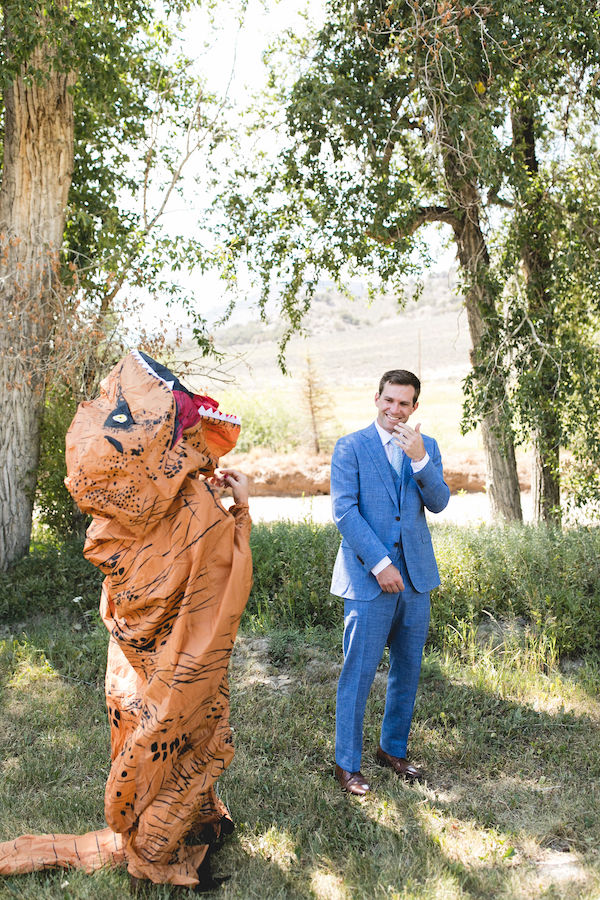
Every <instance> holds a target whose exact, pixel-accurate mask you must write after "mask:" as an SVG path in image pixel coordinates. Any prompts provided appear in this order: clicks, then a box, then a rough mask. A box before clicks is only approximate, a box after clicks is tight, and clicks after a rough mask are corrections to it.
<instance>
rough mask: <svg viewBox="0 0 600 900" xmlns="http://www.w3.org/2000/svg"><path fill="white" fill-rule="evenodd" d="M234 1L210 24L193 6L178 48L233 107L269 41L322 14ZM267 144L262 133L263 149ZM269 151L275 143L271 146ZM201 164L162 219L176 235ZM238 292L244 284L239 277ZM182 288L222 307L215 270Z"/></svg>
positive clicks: (434, 240)
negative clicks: (243, 6) (240, 9)
mask: <svg viewBox="0 0 600 900" xmlns="http://www.w3.org/2000/svg"><path fill="white" fill-rule="evenodd" d="M237 7H238V3H237V2H236V0H219V2H218V3H217V7H216V12H215V17H216V21H215V22H214V23H213V24H212V25H211V23H210V21H209V18H208V15H207V13H206V11H204V10H202V9H201V8H195V9H193V10H192V11H191V12H190V13H188V14H187V15H186V19H185V20H184V30H183V49H184V50H185V52H186V53H187V54H189V55H190V56H191V57H192V58H194V59H195V60H196V68H197V71H198V73H199V74H200V75H201V76H202V77H203V78H204V79H205V80H206V83H207V86H208V88H209V90H212V91H214V92H215V93H216V94H217V95H223V94H224V93H226V94H227V97H228V99H229V101H230V102H231V103H232V104H233V105H234V106H239V107H243V106H246V105H247V104H248V102H249V101H250V100H251V99H252V96H253V95H255V94H258V93H260V91H261V90H262V89H263V88H264V87H265V84H266V78H267V68H266V66H265V64H264V62H263V54H264V53H265V51H266V50H267V48H268V47H269V45H270V44H271V42H272V41H273V40H275V39H276V38H277V36H278V35H280V34H281V33H282V32H283V31H284V30H285V29H288V28H289V29H293V31H294V32H295V33H303V32H304V31H305V30H306V22H307V21H309V22H310V23H311V24H319V23H320V21H322V19H323V16H324V11H323V10H324V0H278V2H276V0H248V3H247V6H246V10H245V13H244V15H243V17H241V19H240V16H239V12H238V10H237ZM270 140H272V138H270V137H269V136H268V135H265V137H264V141H265V143H266V144H267V145H268V143H269V141H270ZM273 147H274V149H275V144H273ZM201 165H202V156H201V154H198V156H197V157H196V160H191V161H190V163H188V166H187V175H186V172H185V171H184V198H185V200H182V199H181V198H180V197H179V196H177V197H176V198H174V199H173V201H172V202H171V204H170V208H169V210H168V212H167V214H166V216H165V226H166V227H167V229H168V228H169V226H170V223H171V222H172V223H173V227H174V229H175V230H176V232H177V233H182V232H185V231H188V232H189V233H192V232H194V231H195V230H196V229H197V223H198V214H199V212H200V210H201V209H202V208H203V207H204V205H205V204H206V202H207V197H206V195H205V194H204V195H203V194H202V193H201V192H200V191H199V190H198V189H197V188H196V185H195V183H194V182H193V180H192V176H193V174H194V171H195V167H196V166H201ZM430 241H431V244H432V247H433V248H434V257H435V259H436V263H435V265H434V266H433V268H434V269H437V270H440V271H443V270H447V269H449V268H451V267H452V265H453V260H454V251H453V250H447V249H445V248H444V247H443V241H442V238H441V236H440V234H439V232H438V231H436V230H435V229H434V228H431V229H430ZM241 283H242V290H244V283H243V277H242V282H241ZM186 285H187V286H189V289H190V290H191V291H192V292H193V295H194V296H195V297H196V298H197V302H198V306H199V307H200V309H201V312H202V314H203V315H205V316H206V317H207V318H208V319H209V320H213V319H214V318H216V317H217V316H218V312H219V311H220V310H222V309H223V307H224V305H225V304H226V302H227V301H226V299H225V287H224V283H223V281H222V279H221V278H220V276H219V273H218V272H216V271H215V272H210V273H208V274H205V275H192V276H190V277H189V279H188V278H187V277H186ZM256 294H257V292H256V290H252V288H251V286H250V285H249V284H248V288H247V302H245V303H244V302H242V306H241V308H240V309H239V310H238V312H237V314H236V318H237V319H240V318H246V319H247V318H249V317H252V315H253V311H252V305H253V302H254V301H255V298H256ZM145 315H146V316H147V318H146V321H145V325H146V326H148V325H150V326H152V323H153V321H156V322H158V320H159V319H160V318H161V317H163V316H164V310H159V309H155V308H154V307H153V305H152V304H151V303H148V304H147V305H146V306H145ZM169 319H170V321H172V322H173V324H174V325H175V324H177V325H181V324H184V323H185V321H186V318H185V313H184V312H183V311H181V310H178V309H176V308H171V309H170V311H169Z"/></svg>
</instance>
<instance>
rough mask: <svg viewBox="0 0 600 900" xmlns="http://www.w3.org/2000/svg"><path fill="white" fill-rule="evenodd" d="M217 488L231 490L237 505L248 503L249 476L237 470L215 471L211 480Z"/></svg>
mask: <svg viewBox="0 0 600 900" xmlns="http://www.w3.org/2000/svg"><path fill="white" fill-rule="evenodd" d="M210 483H211V484H214V485H215V487H228V488H231V493H232V494H233V499H234V502H235V503H242V504H245V503H248V476H247V475H244V473H243V472H238V471H237V470H236V469H215V474H214V475H213V477H212V478H211V479H210Z"/></svg>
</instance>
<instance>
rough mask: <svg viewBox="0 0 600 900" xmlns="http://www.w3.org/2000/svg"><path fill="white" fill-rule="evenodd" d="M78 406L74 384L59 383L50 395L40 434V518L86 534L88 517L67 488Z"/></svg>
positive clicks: (55, 528)
mask: <svg viewBox="0 0 600 900" xmlns="http://www.w3.org/2000/svg"><path fill="white" fill-rule="evenodd" d="M76 409H77V402H76V401H75V398H74V397H73V393H72V391H71V390H70V388H68V387H66V386H65V385H56V386H55V387H53V388H51V389H50V391H49V392H48V393H47V395H46V403H45V410H44V418H43V420H42V428H41V435H40V461H39V466H38V476H37V486H36V509H37V512H38V516H39V520H40V522H41V523H42V524H43V525H47V526H48V527H49V528H50V529H51V531H52V532H53V533H54V534H56V535H58V536H60V537H63V538H64V537H68V536H69V535H79V536H83V532H84V531H85V529H86V527H87V523H88V519H87V517H86V516H84V515H83V514H82V513H80V512H79V510H78V509H77V506H76V505H75V503H74V502H73V499H72V497H71V495H70V494H69V492H68V491H67V489H66V487H65V483H64V479H65V477H66V474H67V467H66V463H65V434H66V432H67V429H68V427H69V425H70V424H71V421H72V420H73V416H74V415H75V410H76Z"/></svg>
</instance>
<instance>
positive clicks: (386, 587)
mask: <svg viewBox="0 0 600 900" xmlns="http://www.w3.org/2000/svg"><path fill="white" fill-rule="evenodd" d="M375 578H376V579H377V582H378V584H379V587H380V588H381V590H382V591H383V592H384V593H385V594H397V593H398V591H403V590H404V582H403V581H402V575H401V574H400V572H399V571H398V569H397V568H396V566H394V565H393V564H392V563H390V564H389V566H386V567H385V569H382V570H381V572H380V573H379V575H376V576H375Z"/></svg>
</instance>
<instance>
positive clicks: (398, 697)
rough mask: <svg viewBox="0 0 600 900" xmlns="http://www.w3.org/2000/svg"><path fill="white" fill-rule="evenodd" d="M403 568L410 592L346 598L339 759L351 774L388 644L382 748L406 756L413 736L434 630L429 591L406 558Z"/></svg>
mask: <svg viewBox="0 0 600 900" xmlns="http://www.w3.org/2000/svg"><path fill="white" fill-rule="evenodd" d="M399 569H400V572H401V574H402V579H403V581H404V585H405V590H404V591H401V592H400V593H399V594H385V593H380V594H379V595H378V596H377V597H375V598H374V599H372V600H347V599H346V600H344V664H343V667H342V671H341V674H340V679H339V682H338V689H337V704H336V735H335V760H336V762H337V764H338V766H341V768H342V769H346V771H348V772H358V771H359V769H360V763H361V757H362V744H363V719H364V714H365V707H366V704H367V698H368V696H369V692H370V690H371V685H372V684H373V679H374V678H375V673H376V671H377V666H378V665H379V662H380V661H381V657H382V656H383V651H384V649H385V646H386V644H388V645H389V648H390V670H389V675H388V682H387V691H386V700H385V713H384V717H383V723H382V727H381V739H380V743H381V748H382V749H383V750H385V752H386V753H390V754H392V756H399V757H405V756H406V745H407V742H408V733H409V731H410V724H411V721H412V714H413V709H414V704H415V697H416V693H417V686H418V684H419V675H420V672H421V660H422V657H423V647H424V645H425V640H426V638H427V631H428V628H429V593H418V592H417V591H415V590H414V588H413V587H412V585H411V583H410V579H409V577H408V575H407V572H406V565H405V563H404V559H401V560H400V564H399Z"/></svg>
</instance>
